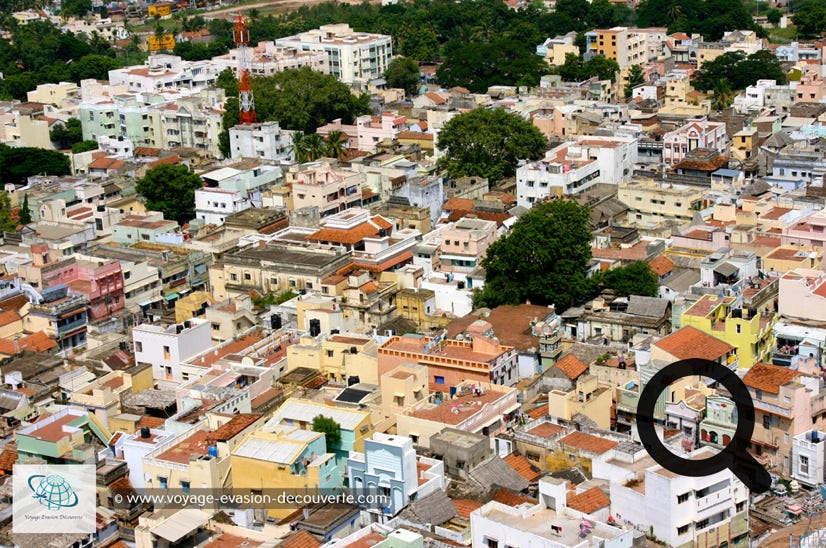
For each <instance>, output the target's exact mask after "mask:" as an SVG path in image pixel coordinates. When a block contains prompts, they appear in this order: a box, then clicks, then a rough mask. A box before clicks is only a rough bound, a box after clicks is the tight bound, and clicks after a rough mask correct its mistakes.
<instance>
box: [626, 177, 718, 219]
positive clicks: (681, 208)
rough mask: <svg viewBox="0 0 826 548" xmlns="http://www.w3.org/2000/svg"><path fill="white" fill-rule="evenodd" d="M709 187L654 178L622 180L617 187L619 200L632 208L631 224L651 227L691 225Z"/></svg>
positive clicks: (629, 215) (629, 210)
mask: <svg viewBox="0 0 826 548" xmlns="http://www.w3.org/2000/svg"><path fill="white" fill-rule="evenodd" d="M704 191H705V189H703V188H699V187H694V186H689V185H676V184H665V183H658V182H655V181H654V180H652V179H635V180H633V181H630V182H622V183H620V184H619V186H618V188H617V199H618V200H619V201H620V202H622V203H623V204H625V205H626V206H627V207H628V221H627V222H628V223H630V224H632V225H642V226H651V225H656V224H657V223H663V222H674V223H676V224H677V226H680V227H683V228H685V227H688V225H689V224H690V223H691V219H692V218H693V214H694V211H693V209H696V208H699V206H700V204H701V203H702V200H703V195H704Z"/></svg>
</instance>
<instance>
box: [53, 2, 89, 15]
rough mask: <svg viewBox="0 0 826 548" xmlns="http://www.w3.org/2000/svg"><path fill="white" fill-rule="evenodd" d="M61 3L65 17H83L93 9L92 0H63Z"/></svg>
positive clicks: (61, 11)
mask: <svg viewBox="0 0 826 548" xmlns="http://www.w3.org/2000/svg"><path fill="white" fill-rule="evenodd" d="M60 5H61V10H60V14H61V15H62V16H63V17H72V16H74V17H83V16H84V15H86V14H87V13H89V12H90V11H92V0H63V1H62V2H61V4H60Z"/></svg>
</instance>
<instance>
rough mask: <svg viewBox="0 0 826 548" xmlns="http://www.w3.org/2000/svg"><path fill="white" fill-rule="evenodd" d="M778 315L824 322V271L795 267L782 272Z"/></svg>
mask: <svg viewBox="0 0 826 548" xmlns="http://www.w3.org/2000/svg"><path fill="white" fill-rule="evenodd" d="M779 294H780V298H779V309H778V311H779V312H780V315H782V316H784V317H786V318H796V319H801V320H811V321H816V322H826V272H823V271H822V270H812V269H809V268H797V269H795V270H790V271H788V272H786V273H785V274H783V276H782V277H781V278H780V286H779Z"/></svg>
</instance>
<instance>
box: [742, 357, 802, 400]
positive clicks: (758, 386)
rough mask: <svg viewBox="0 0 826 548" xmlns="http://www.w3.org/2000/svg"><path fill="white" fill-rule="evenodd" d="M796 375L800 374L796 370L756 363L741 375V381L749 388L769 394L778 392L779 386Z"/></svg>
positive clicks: (790, 380)
mask: <svg viewBox="0 0 826 548" xmlns="http://www.w3.org/2000/svg"><path fill="white" fill-rule="evenodd" d="M798 375H800V373H799V372H798V371H794V370H792V369H789V368H788V367H781V366H779V365H769V364H767V363H756V364H754V366H752V368H751V369H749V372H748V373H746V376H745V377H743V382H744V383H745V384H746V386H748V387H749V388H754V389H755V390H760V391H762V392H768V393H770V394H777V393H779V392H780V387H781V386H783V385H784V384H786V383H789V382H792V381H793V380H794V379H795V377H797V376H798Z"/></svg>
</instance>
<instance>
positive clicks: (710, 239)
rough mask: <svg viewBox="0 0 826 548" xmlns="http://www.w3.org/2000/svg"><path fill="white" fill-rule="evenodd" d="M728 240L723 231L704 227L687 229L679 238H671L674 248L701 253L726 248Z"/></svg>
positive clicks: (712, 227)
mask: <svg viewBox="0 0 826 548" xmlns="http://www.w3.org/2000/svg"><path fill="white" fill-rule="evenodd" d="M729 239H730V236H729V234H728V232H726V231H725V230H724V229H721V228H717V227H714V226H704V225H700V226H692V227H689V228H687V229H686V230H684V231H683V232H682V233H681V234H680V235H679V236H672V242H673V246H674V247H682V248H685V249H696V250H701V251H717V250H718V249H720V248H721V247H728V246H729Z"/></svg>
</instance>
